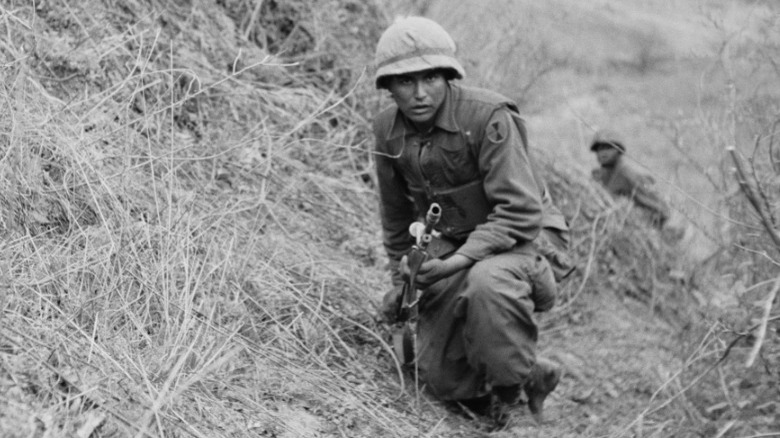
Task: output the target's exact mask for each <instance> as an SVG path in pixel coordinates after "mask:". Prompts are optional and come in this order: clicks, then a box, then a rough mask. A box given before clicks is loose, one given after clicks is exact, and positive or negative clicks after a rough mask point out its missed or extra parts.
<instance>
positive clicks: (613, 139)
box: [590, 129, 626, 153]
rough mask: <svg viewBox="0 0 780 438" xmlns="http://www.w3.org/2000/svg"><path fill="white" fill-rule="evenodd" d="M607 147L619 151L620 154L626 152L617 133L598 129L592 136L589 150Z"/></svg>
mask: <svg viewBox="0 0 780 438" xmlns="http://www.w3.org/2000/svg"><path fill="white" fill-rule="evenodd" d="M599 145H607V146H612V147H613V148H615V149H617V150H619V151H620V152H621V153H623V152H625V151H626V146H625V143H624V142H623V138H622V137H621V136H620V134H618V133H617V132H615V131H613V130H611V129H600V130H598V131H596V133H595V134H594V135H593V141H591V142H590V150H591V151H592V150H594V149H596V146H599Z"/></svg>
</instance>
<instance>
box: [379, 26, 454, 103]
mask: <svg viewBox="0 0 780 438" xmlns="http://www.w3.org/2000/svg"><path fill="white" fill-rule="evenodd" d="M374 66H375V68H376V73H375V74H374V81H375V83H376V87H377V88H384V87H385V85H384V84H383V81H382V79H383V78H385V77H388V76H393V75H399V74H404V73H414V72H418V71H423V70H430V69H434V68H443V69H448V70H450V71H451V72H452V73H453V76H452V77H453V78H456V79H462V78H463V77H464V76H465V75H466V74H465V72H464V70H463V66H461V65H460V63H459V62H458V60H457V59H455V42H454V41H453V40H452V38H451V37H450V35H449V34H448V33H447V31H445V30H444V28H442V27H441V26H440V25H439V24H438V23H436V22H435V21H433V20H430V19H428V18H423V17H399V18H397V19H396V20H395V22H394V23H393V24H392V25H390V27H388V28H387V30H385V32H384V33H383V34H382V36H381V37H380V38H379V42H378V43H377V45H376V56H375V58H374Z"/></svg>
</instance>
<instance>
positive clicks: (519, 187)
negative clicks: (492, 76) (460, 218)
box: [458, 108, 542, 260]
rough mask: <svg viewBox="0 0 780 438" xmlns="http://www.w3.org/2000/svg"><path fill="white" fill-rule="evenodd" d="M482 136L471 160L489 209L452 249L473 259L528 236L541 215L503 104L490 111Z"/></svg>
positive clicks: (518, 137) (519, 138) (517, 133)
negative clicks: (481, 181) (480, 181)
mask: <svg viewBox="0 0 780 438" xmlns="http://www.w3.org/2000/svg"><path fill="white" fill-rule="evenodd" d="M482 137H483V138H481V139H480V141H479V149H478V151H477V159H478V164H479V169H480V173H481V174H482V177H483V188H484V190H485V196H486V198H487V200H488V202H489V203H490V205H492V206H493V209H492V211H491V213H490V214H489V215H488V217H487V220H486V222H485V223H483V224H480V225H478V226H477V227H476V228H475V229H474V231H473V232H472V233H471V234H469V237H468V238H467V239H466V242H465V243H464V244H463V246H461V247H460V248H459V249H458V253H460V254H463V255H465V256H466V257H469V258H471V259H473V260H482V259H484V258H486V257H488V256H490V255H493V254H498V253H501V252H505V251H508V250H510V249H512V247H514V246H515V245H517V244H521V243H524V242H530V241H532V240H533V239H534V238H535V237H536V236H537V235H538V234H539V231H540V230H541V220H542V201H541V191H540V188H539V187H538V185H537V183H536V180H535V178H534V172H533V169H532V165H533V164H532V163H531V160H530V158H529V156H528V153H527V151H526V147H525V144H524V142H523V138H522V136H521V133H520V131H519V129H518V127H517V126H516V125H515V122H514V121H513V120H512V117H511V114H510V113H509V110H508V109H507V108H500V109H497V110H496V111H494V112H493V114H492V115H491V116H490V118H489V119H488V121H487V125H486V126H485V129H484V133H483V135H482Z"/></svg>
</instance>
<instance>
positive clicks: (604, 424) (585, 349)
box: [410, 291, 681, 438]
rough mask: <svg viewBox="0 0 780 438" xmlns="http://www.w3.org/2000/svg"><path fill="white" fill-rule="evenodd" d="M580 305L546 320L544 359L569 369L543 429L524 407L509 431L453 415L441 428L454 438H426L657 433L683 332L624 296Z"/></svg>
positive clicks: (606, 295)
mask: <svg viewBox="0 0 780 438" xmlns="http://www.w3.org/2000/svg"><path fill="white" fill-rule="evenodd" d="M579 299H580V302H579V303H576V304H575V307H576V309H574V310H571V309H570V310H568V311H567V312H566V313H565V314H564V313H562V312H556V311H553V312H552V313H550V314H549V315H542V317H541V318H540V319H539V322H540V326H541V327H542V331H541V334H540V340H539V347H540V350H539V351H540V355H541V356H544V357H547V358H549V359H551V360H553V361H555V362H557V363H558V364H559V365H560V366H561V368H562V370H563V374H562V378H561V382H560V384H559V386H558V388H557V389H556V391H555V392H553V393H552V394H551V396H550V397H549V398H548V399H547V401H546V402H545V421H544V423H542V424H539V423H537V422H536V421H535V420H534V419H533V417H532V416H531V414H530V412H529V411H528V410H527V408H526V406H525V405H523V404H521V405H519V406H517V407H515V408H513V409H512V411H511V413H510V419H509V422H508V423H507V425H506V426H505V427H504V428H502V429H498V430H496V429H495V426H494V425H493V424H492V423H491V422H490V421H488V420H487V419H486V418H480V419H477V420H475V421H470V420H468V419H466V418H464V417H461V416H458V415H456V414H452V415H451V416H450V417H449V418H446V419H444V420H443V423H442V424H441V425H439V428H440V429H445V430H447V433H445V434H443V435H439V434H440V433H442V430H434V431H421V432H422V435H421V436H428V435H427V434H429V433H433V434H434V435H433V436H459V437H473V436H482V437H497V438H498V437H500V438H509V437H516V436H522V437H561V438H564V437H604V436H610V437H622V436H645V435H642V433H641V430H642V429H643V428H648V429H651V428H657V426H658V425H657V424H654V423H655V421H652V422H649V421H647V420H643V415H644V414H646V413H647V412H648V411H649V410H650V409H651V408H652V407H653V401H654V399H653V394H654V393H655V392H656V391H657V390H658V388H660V387H662V386H663V385H664V384H665V383H667V381H668V379H669V378H670V377H671V376H672V375H673V374H674V373H675V372H676V371H678V370H679V369H680V366H681V363H680V361H679V359H677V358H676V356H675V350H677V349H679V342H678V335H677V334H676V330H675V329H674V327H673V326H672V325H670V324H669V323H666V322H664V320H663V318H658V317H657V316H655V315H653V314H652V312H651V311H650V310H649V308H648V306H647V305H646V304H643V303H639V302H637V301H636V300H633V299H631V298H627V297H621V296H620V294H619V293H615V292H611V291H603V292H601V293H598V294H595V295H589V296H584V297H580V298H579ZM410 391H411V389H410ZM656 401H657V398H656ZM434 403H435V402H434ZM635 434H637V435H635ZM648 436H649V435H648ZM659 436H664V435H659Z"/></svg>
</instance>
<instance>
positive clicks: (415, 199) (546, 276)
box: [374, 17, 568, 421]
mask: <svg viewBox="0 0 780 438" xmlns="http://www.w3.org/2000/svg"><path fill="white" fill-rule="evenodd" d="M375 61H376V73H375V81H376V86H377V88H378V89H386V90H388V91H389V92H390V96H391V97H392V100H393V101H394V103H395V105H393V106H391V107H390V108H388V109H386V110H385V111H383V112H381V113H380V114H379V115H378V116H377V117H376V119H375V120H374V135H375V139H376V167H377V176H378V185H379V199H380V213H381V219H382V229H383V243H384V246H385V249H386V251H387V254H388V256H389V259H390V267H391V270H392V272H393V283H394V286H395V287H394V288H393V289H392V290H391V291H390V292H388V294H387V295H386V296H385V298H384V300H383V314H384V316H385V318H386V320H387V321H388V322H393V320H394V317H395V315H396V314H397V307H398V305H399V301H400V296H401V293H400V287H401V285H402V284H403V281H404V277H405V276H406V278H408V275H409V266H408V263H407V258H406V257H405V254H407V252H408V251H409V249H410V247H411V246H412V244H413V243H414V240H413V239H412V237H411V236H410V234H409V232H408V228H409V225H410V224H411V223H413V222H414V221H416V220H417V219H418V217H419V215H421V214H424V213H425V212H426V211H427V210H428V208H429V206H430V205H431V204H432V203H438V204H439V205H440V206H441V219H440V221H439V223H438V225H437V227H436V229H437V230H438V232H440V233H441V239H443V240H445V241H447V242H449V243H451V244H452V248H453V249H452V251H450V252H448V253H444V254H441V255H440V258H435V259H431V260H428V261H426V262H425V263H423V264H422V266H421V268H420V270H419V272H418V275H417V276H416V281H417V284H418V285H419V286H420V288H421V289H422V297H421V299H420V304H419V322H418V324H417V329H418V333H417V347H418V349H417V350H418V351H417V356H416V360H417V366H418V369H419V372H420V377H421V379H422V380H423V381H424V382H425V383H426V385H427V387H428V388H430V389H431V390H432V392H433V393H434V394H435V395H436V396H437V397H439V398H441V399H443V400H453V401H459V402H462V403H464V404H466V405H467V406H470V407H473V408H474V409H480V408H485V407H486V406H491V407H495V406H496V405H499V406H504V407H506V406H510V405H512V404H515V403H517V402H518V401H519V400H520V399H521V398H522V393H523V392H524V393H525V396H526V397H527V401H528V405H529V408H530V410H531V412H532V413H534V415H535V416H536V417H537V419H539V417H540V416H541V413H542V404H543V402H544V400H545V398H546V397H547V395H548V394H549V393H550V392H552V391H553V390H554V389H555V387H556V385H557V384H558V381H559V378H560V371H559V369H558V368H557V367H556V366H555V365H554V364H552V363H551V362H549V361H545V360H539V359H538V358H537V355H536V343H537V337H538V329H537V326H536V323H535V322H534V315H533V314H534V312H535V311H536V312H538V311H544V310H548V309H549V308H550V307H552V305H553V301H554V298H555V287H556V285H555V278H554V273H553V269H552V268H551V265H550V263H549V262H548V259H547V258H545V257H542V256H541V255H540V254H545V253H547V252H550V250H551V249H552V250H551V252H552V253H557V254H558V255H561V254H563V255H565V253H562V250H564V249H565V247H566V246H567V245H568V225H567V223H566V221H565V220H564V218H563V216H562V215H561V214H560V212H559V211H558V210H557V209H556V208H555V207H554V206H553V205H552V201H551V199H550V196H549V194H548V193H547V191H546V189H545V187H544V184H543V183H542V181H541V179H540V178H539V177H538V175H536V170H535V169H534V163H533V162H532V161H531V160H530V158H529V156H528V151H527V147H528V146H527V142H526V132H525V127H524V124H523V121H522V119H521V118H520V117H519V115H518V111H517V107H516V105H515V104H514V103H513V102H512V101H511V100H510V99H508V98H506V97H504V96H502V95H500V94H498V93H494V92H491V91H488V90H484V89H478V88H471V87H466V86H461V85H459V84H458V83H457V82H455V80H456V79H461V78H463V76H464V70H463V67H462V66H461V64H460V63H459V62H458V60H457V59H456V58H455V44H454V42H453V40H452V38H451V37H450V36H449V34H447V32H446V31H445V30H444V29H443V28H442V27H441V26H440V25H438V24H437V23H435V22H433V21H431V20H429V19H426V18H421V17H408V18H402V19H398V20H396V21H395V23H393V24H392V25H391V26H390V27H389V28H388V29H387V30H386V31H385V32H384V33H383V34H382V36H381V38H380V40H379V42H378V44H377V47H376V59H375ZM534 241H536V242H537V243H540V242H543V244H538V245H535V244H534ZM540 248H546V249H540ZM556 250H557V251H556ZM555 258H556V257H554V256H553V257H550V259H551V260H554V259H555ZM556 272H557V271H556ZM489 410H492V411H493V412H495V410H494V409H492V408H491V409H489ZM500 410H501V409H499V411H500ZM499 421H500V419H499Z"/></svg>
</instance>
